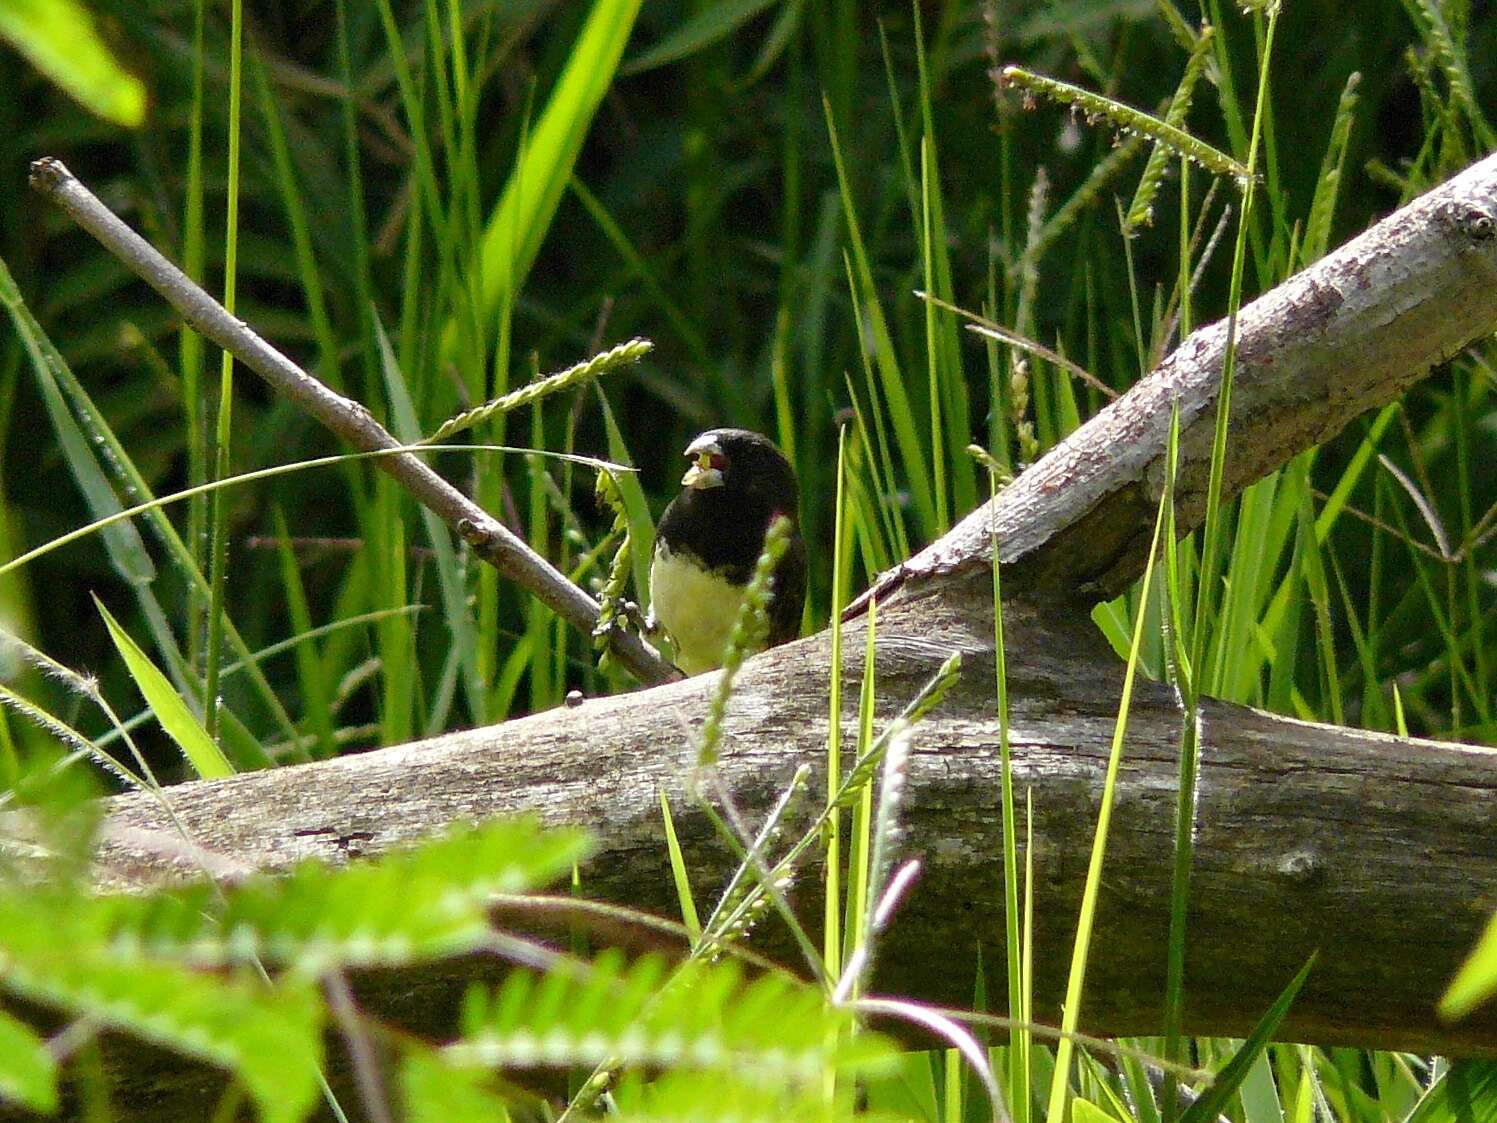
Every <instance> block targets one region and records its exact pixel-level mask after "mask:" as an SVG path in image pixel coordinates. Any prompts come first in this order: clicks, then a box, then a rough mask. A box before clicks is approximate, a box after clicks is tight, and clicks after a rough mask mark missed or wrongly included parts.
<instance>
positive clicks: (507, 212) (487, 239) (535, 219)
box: [449, 0, 641, 335]
mask: <svg viewBox="0 0 1497 1123" xmlns="http://www.w3.org/2000/svg"><path fill="white" fill-rule="evenodd" d="M640 2H641V0H597V2H596V3H595V4H594V5H593V9H592V12H591V13H590V14H589V15H588V18H587V22H586V23H585V24H583V27H582V33H581V34H580V35H579V36H578V38H577V43H576V45H575V46H574V47H573V48H572V53H571V55H570V57H569V58H568V60H567V65H566V69H565V70H563V71H562V73H561V77H560V78H558V79H557V82H556V87H555V89H553V90H552V92H551V98H550V100H549V101H548V102H547V103H546V108H545V109H544V110H543V111H542V113H541V116H540V119H539V120H538V121H537V122H536V126H535V129H534V131H533V132H531V134H530V137H529V140H528V142H527V144H526V146H525V150H524V152H523V153H521V156H520V159H519V162H518V163H517V164H516V166H515V170H514V172H513V173H512V174H511V175H510V178H509V182H508V183H507V184H505V187H504V194H503V195H502V196H501V197H500V199H499V205H498V207H497V208H495V210H494V213H493V214H492V215H491V216H490V218H489V221H488V224H487V226H485V228H484V232H483V242H482V249H481V252H480V261H479V266H478V272H479V277H480V287H481V292H482V310H483V312H484V314H486V315H492V314H493V312H494V311H495V310H497V309H498V308H499V307H500V306H501V305H502V304H503V303H504V301H505V300H506V299H507V298H509V297H511V296H513V294H514V293H515V292H516V291H517V290H518V289H519V288H520V286H521V284H522V283H523V281H524V279H525V275H526V273H528V272H529V271H530V266H531V265H532V264H533V263H534V262H535V258H536V254H537V253H539V251H540V246H541V241H542V239H543V238H545V236H546V231H547V230H548V229H549V228H550V225H551V219H552V217H553V216H554V215H555V214H556V206H557V203H559V202H560V200H561V193H562V191H563V190H565V189H566V185H567V181H568V180H570V179H571V177H572V168H573V166H574V165H575V164H576V162H577V154H578V152H580V151H581V150H582V141H583V139H584V138H585V137H586V136H587V131H588V128H589V127H590V126H591V125H592V121H593V116H594V114H596V113H597V111H598V106H599V105H600V104H601V103H602V101H603V95H604V94H605V93H606V92H607V91H608V87H609V84H610V83H611V82H612V81H613V77H614V73H615V72H616V71H617V70H618V65H619V59H620V58H621V57H622V56H623V53H624V45H625V44H626V43H627V42H628V41H629V33H630V31H632V30H633V28H634V18H635V16H637V15H638V14H639V5H640ZM449 335H450V333H449Z"/></svg>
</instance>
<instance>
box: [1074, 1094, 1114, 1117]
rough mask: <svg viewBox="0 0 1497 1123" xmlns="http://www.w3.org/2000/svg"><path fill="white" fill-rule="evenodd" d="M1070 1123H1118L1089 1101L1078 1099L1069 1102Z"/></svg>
mask: <svg viewBox="0 0 1497 1123" xmlns="http://www.w3.org/2000/svg"><path fill="white" fill-rule="evenodd" d="M1071 1123H1118V1121H1117V1118H1116V1117H1115V1116H1113V1115H1112V1114H1110V1113H1109V1112H1106V1111H1103V1110H1102V1109H1101V1108H1100V1107H1098V1106H1097V1105H1096V1104H1094V1103H1092V1102H1091V1100H1083V1099H1081V1098H1080V1097H1077V1098H1076V1099H1074V1100H1072V1101H1071Z"/></svg>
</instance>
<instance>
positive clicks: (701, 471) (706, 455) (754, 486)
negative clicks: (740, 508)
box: [681, 429, 798, 497]
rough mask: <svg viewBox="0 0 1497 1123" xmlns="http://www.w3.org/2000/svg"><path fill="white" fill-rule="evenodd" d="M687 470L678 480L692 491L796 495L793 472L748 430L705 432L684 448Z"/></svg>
mask: <svg viewBox="0 0 1497 1123" xmlns="http://www.w3.org/2000/svg"><path fill="white" fill-rule="evenodd" d="M686 455H687V456H688V457H689V458H690V459H691V467H690V468H688V469H686V474H685V475H684V476H682V477H681V483H682V485H683V486H684V487H688V488H691V489H693V490H696V491H710V490H712V489H714V488H723V489H725V490H727V491H732V492H743V491H759V492H763V493H764V494H765V495H769V496H790V497H794V496H795V495H797V493H798V488H797V487H796V483H795V471H794V469H792V468H791V467H790V462H789V461H788V460H786V459H785V455H784V453H782V452H781V451H780V450H779V449H778V448H776V447H775V445H774V442H772V441H771V440H770V439H769V438H768V437H765V436H762V435H760V434H759V433H755V432H752V431H750V430H748V429H708V430H707V431H706V432H705V433H703V434H702V435H701V436H699V437H697V438H696V439H695V440H694V441H692V442H691V443H690V444H689V445H687V446H686Z"/></svg>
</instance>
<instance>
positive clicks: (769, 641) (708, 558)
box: [650, 429, 806, 675]
mask: <svg viewBox="0 0 1497 1123" xmlns="http://www.w3.org/2000/svg"><path fill="white" fill-rule="evenodd" d="M685 455H686V456H687V457H689V458H690V459H691V461H692V464H691V467H690V468H688V469H687V471H686V474H685V475H684V476H682V477H681V484H682V489H681V493H680V494H679V495H677V496H676V498H675V499H673V500H672V501H671V503H670V506H668V507H667V508H666V509H665V513H664V514H663V515H661V516H660V525H659V527H658V528H657V529H656V532H655V551H654V555H653V556H652V558H651V559H650V617H651V619H652V620H653V621H654V622H655V623H656V624H658V625H659V626H662V627H663V628H664V629H665V631H666V633H667V634H668V635H669V636H670V638H671V642H672V644H673V645H674V647H675V651H676V665H677V666H678V667H680V668H681V670H683V671H685V672H686V673H687V674H688V675H695V674H700V673H702V672H703V671H710V670H714V669H715V668H717V667H720V666H722V661H723V653H724V649H725V648H726V647H727V642H728V636H729V634H730V633H731V632H732V630H733V623H734V621H735V620H736V619H737V617H738V608H739V606H740V605H741V604H742V603H743V594H744V589H745V588H746V586H747V585H748V582H749V579H750V578H751V577H752V576H753V572H754V565H755V563H756V562H757V561H758V559H759V554H760V553H761V552H762V551H763V548H764V534H765V531H767V530H768V529H769V527H770V525H771V523H773V521H774V519H775V517H776V516H779V515H783V516H785V517H786V518H788V519H789V520H790V530H791V534H790V543H789V546H788V547H787V549H786V550H785V554H784V556H783V557H782V558H781V559H780V563H779V566H778V568H777V569H776V570H775V573H774V576H773V578H772V579H771V583H770V591H771V594H772V596H771V599H770V602H769V611H768V616H769V629H768V636H767V637H766V646H769V647H773V646H775V645H776V644H780V643H784V642H785V641H786V640H791V639H794V638H795V637H796V634H797V633H798V632H799V631H800V618H801V608H802V607H803V606H804V604H805V601H806V544H805V542H804V541H803V540H802V539H801V535H800V488H799V486H798V485H797V484H796V481H795V470H794V469H793V468H791V466H790V461H788V460H787V459H785V454H784V453H782V452H781V451H780V450H779V449H778V448H776V447H775V445H774V443H773V442H772V441H770V440H769V438H768V437H765V436H763V435H762V434H760V433H755V432H753V431H751V430H749V429H708V430H707V431H706V432H705V433H702V434H701V435H700V436H698V437H697V438H696V439H695V440H693V441H692V442H691V443H690V444H689V445H687V446H686V451H685Z"/></svg>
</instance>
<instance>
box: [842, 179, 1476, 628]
mask: <svg viewBox="0 0 1497 1123" xmlns="http://www.w3.org/2000/svg"><path fill="white" fill-rule="evenodd" d="M1494 323H1497V156H1489V157H1487V158H1486V159H1485V160H1482V161H1481V162H1479V163H1477V164H1473V165H1472V166H1471V167H1470V168H1467V169H1466V170H1465V171H1464V172H1462V173H1461V174H1460V175H1458V176H1456V177H1455V178H1454V179H1451V180H1450V181H1449V182H1447V183H1444V184H1442V185H1441V186H1440V187H1437V188H1435V189H1434V190H1433V191H1430V192H1429V193H1427V194H1425V195H1423V196H1421V197H1420V198H1418V199H1416V200H1415V201H1414V202H1412V203H1410V204H1409V205H1408V206H1406V207H1403V208H1402V209H1400V210H1398V211H1396V212H1395V213H1393V214H1391V215H1389V216H1388V217H1387V218H1386V219H1384V220H1383V221H1382V222H1379V223H1378V224H1377V225H1376V226H1374V227H1372V229H1370V230H1368V231H1367V232H1365V233H1364V234H1362V235H1360V236H1359V237H1357V238H1354V239H1353V240H1352V241H1350V242H1347V243H1346V244H1345V245H1344V246H1342V247H1341V248H1340V249H1338V250H1336V251H1335V252H1334V253H1331V254H1329V255H1327V256H1326V257H1323V258H1321V259H1320V260H1319V261H1318V262H1316V263H1315V264H1314V265H1312V266H1310V267H1309V268H1308V269H1306V270H1304V271H1303V272H1302V273H1298V274H1296V275H1295V276H1293V277H1291V278H1289V280H1287V281H1285V282H1284V283H1283V284H1282V285H1279V286H1278V287H1277V288H1275V289H1273V290H1272V291H1271V292H1268V293H1265V294H1264V295H1263V296H1261V297H1259V298H1258V299H1257V300H1255V301H1254V302H1253V303H1252V304H1249V305H1248V306H1247V307H1246V308H1244V309H1243V310H1242V312H1241V313H1240V315H1239V316H1238V328H1237V330H1238V345H1237V375H1236V380H1235V382H1234V386H1233V397H1232V417H1231V430H1230V438H1229V439H1230V442H1231V443H1230V444H1229V445H1228V452H1227V465H1226V478H1225V480H1224V481H1223V495H1224V496H1226V497H1230V496H1233V495H1236V494H1237V493H1238V492H1240V491H1241V490H1242V489H1243V488H1245V487H1247V486H1248V485H1249V484H1251V483H1253V482H1254V481H1255V480H1258V479H1261V478H1262V477H1263V476H1265V475H1266V474H1268V473H1269V472H1271V471H1272V470H1273V469H1275V468H1277V467H1278V466H1279V465H1281V464H1283V463H1285V462H1287V461H1288V460H1289V459H1290V458H1291V457H1293V456H1295V455H1296V454H1298V453H1300V452H1302V451H1304V450H1305V449H1307V448H1313V447H1314V446H1315V445H1317V444H1320V443H1321V442H1323V441H1326V440H1329V439H1330V438H1331V437H1333V436H1335V435H1336V434H1337V433H1339V432H1340V431H1341V430H1342V429H1343V428H1344V427H1345V426H1346V424H1347V423H1348V422H1349V421H1351V420H1352V419H1353V418H1354V417H1356V416H1358V415H1359V414H1362V413H1365V412H1366V411H1367V410H1369V409H1372V408H1374V407H1376V406H1380V405H1382V404H1384V403H1385V402H1389V401H1392V400H1393V399H1394V398H1395V397H1397V396H1398V395H1399V394H1401V393H1402V392H1403V391H1404V390H1405V389H1407V388H1408V387H1409V386H1410V385H1412V384H1413V383H1415V382H1417V381H1419V379H1421V378H1423V377H1424V376H1425V375H1427V374H1428V373H1429V372H1430V369H1431V368H1432V367H1435V366H1437V365H1439V364H1440V363H1443V362H1445V361H1446V360H1448V359H1450V358H1451V357H1453V356H1455V355H1458V354H1459V353H1460V352H1461V351H1462V350H1464V349H1465V348H1466V347H1467V346H1468V345H1469V344H1470V343H1471V342H1472V341H1473V340H1475V339H1478V338H1480V337H1481V336H1483V335H1489V334H1491V332H1492V327H1493V324H1494ZM1226 343H1227V325H1226V321H1219V322H1217V323H1215V324H1211V325H1209V326H1207V327H1204V328H1201V329H1200V330H1198V331H1195V332H1193V333H1192V334H1191V335H1190V336H1189V337H1188V338H1187V339H1185V341H1184V342H1182V343H1181V345H1180V346H1179V348H1177V349H1176V350H1175V351H1174V353H1173V354H1171V355H1170V356H1169V357H1168V358H1167V359H1165V360H1164V362H1163V363H1161V364H1160V365H1159V366H1158V367H1157V368H1156V369H1155V370H1154V371H1153V373H1151V374H1150V375H1149V376H1148V377H1147V378H1145V379H1143V380H1142V381H1140V382H1139V383H1138V384H1137V385H1136V386H1134V387H1133V389H1132V390H1130V391H1129V392H1128V393H1127V394H1125V395H1124V396H1123V397H1121V398H1119V399H1118V400H1117V401H1115V402H1113V403H1111V404H1110V405H1108V406H1107V407H1106V408H1105V409H1103V410H1102V411H1101V412H1100V413H1098V414H1097V415H1096V416H1095V417H1093V418H1092V419H1091V420H1090V421H1088V422H1087V423H1086V424H1085V425H1083V426H1082V427H1081V428H1080V429H1078V430H1077V431H1076V432H1075V433H1073V434H1072V435H1071V436H1070V437H1069V438H1068V439H1067V440H1066V441H1065V442H1063V443H1062V444H1060V445H1058V446H1057V447H1055V448H1054V449H1052V450H1050V452H1049V453H1047V454H1046V455H1045V456H1044V457H1043V458H1042V459H1040V460H1039V461H1038V462H1037V463H1036V464H1035V465H1034V466H1033V467H1031V468H1030V469H1028V470H1027V471H1025V472H1023V473H1021V474H1020V475H1019V477H1018V478H1017V479H1016V480H1015V481H1014V482H1013V484H1012V485H1010V486H1009V487H1007V488H1005V489H1004V490H1003V492H1002V493H1001V494H1000V495H999V496H998V498H997V501H996V505H991V506H983V507H980V508H978V509H977V510H976V511H974V512H972V514H970V515H969V516H967V518H966V519H964V520H963V521H962V522H961V523H960V524H958V525H957V526H956V527H955V528H954V529H953V530H952V531H951V533H950V534H948V535H946V536H945V537H944V538H942V539H941V540H940V541H938V542H934V543H932V544H931V545H930V546H927V547H926V548H925V549H924V550H922V551H921V552H920V553H918V554H916V555H915V556H914V557H913V558H911V559H910V560H909V561H907V562H905V563H904V564H903V565H901V566H897V567H895V568H894V569H893V570H891V571H890V572H889V573H887V574H885V575H884V576H883V577H881V578H880V579H879V581H877V582H876V583H875V584H874V586H873V587H872V588H870V589H869V590H868V592H867V593H865V594H864V595H863V597H861V598H859V599H858V601H856V602H854V605H853V606H852V607H851V608H850V609H849V612H850V614H851V613H856V612H857V611H859V610H861V609H862V608H863V607H865V606H866V604H867V601H868V599H869V598H871V597H874V596H879V597H882V596H885V595H887V594H888V593H890V592H892V591H893V590H894V589H895V588H896V587H897V586H898V585H899V584H900V583H902V582H903V581H905V580H906V579H908V578H913V577H920V576H925V575H930V574H936V573H945V572H950V571H952V570H957V569H962V568H966V567H970V566H982V565H986V564H987V560H988V554H989V552H990V551H989V541H990V534H991V533H992V530H993V528H994V527H995V526H996V529H997V534H998V541H999V542H1000V543H1002V548H1001V550H1000V556H1001V557H1002V559H1003V561H1004V562H1006V563H1014V562H1019V561H1021V560H1022V561H1023V562H1024V563H1025V565H1024V568H1025V570H1026V571H1028V572H1030V573H1032V574H1034V575H1035V578H1036V579H1037V580H1039V581H1041V582H1042V583H1043V584H1044V586H1045V587H1046V588H1048V589H1051V590H1054V591H1055V592H1056V593H1058V594H1061V595H1072V594H1073V593H1078V592H1079V593H1081V594H1082V595H1085V596H1089V597H1091V598H1094V599H1099V600H1105V599H1107V598H1109V597H1112V596H1115V595H1117V594H1118V593H1119V592H1121V591H1122V590H1123V589H1125V588H1127V587H1128V585H1129V584H1130V583H1131V582H1132V581H1134V580H1135V579H1136V578H1137V577H1138V576H1139V575H1140V574H1141V573H1142V572H1143V560H1144V555H1145V554H1146V553H1147V551H1148V545H1149V534H1150V531H1151V530H1152V528H1153V525H1154V513H1155V511H1156V510H1157V509H1158V505H1159V496H1160V494H1161V493H1162V491H1163V483H1164V476H1163V472H1164V449H1165V443H1166V438H1167V436H1168V433H1169V425H1170V409H1171V407H1172V406H1173V405H1174V403H1176V402H1179V404H1180V471H1179V477H1178V480H1177V482H1176V487H1175V494H1176V521H1177V523H1178V525H1179V527H1180V530H1181V533H1185V532H1188V531H1190V530H1192V529H1194V528H1195V527H1196V526H1197V525H1199V524H1200V523H1201V522H1202V521H1203V520H1204V518H1205V514H1206V480H1207V475H1208V473H1209V471H1210V466H1211V439H1212V433H1213V429H1214V427H1215V423H1216V402H1217V387H1218V383H1219V381H1220V379H1221V371H1222V359H1223V355H1224V354H1225V351H1226Z"/></svg>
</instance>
